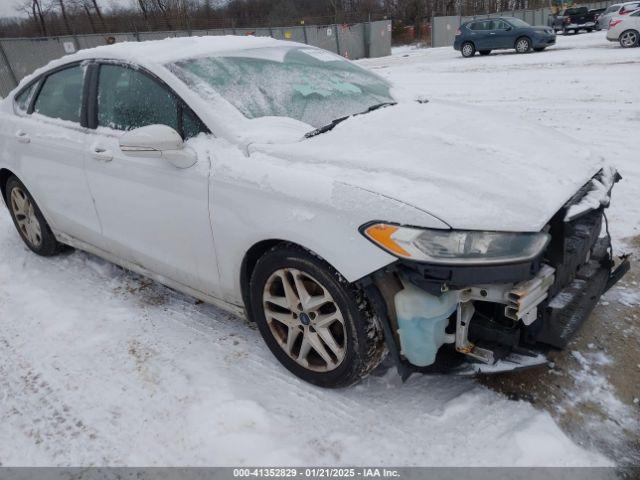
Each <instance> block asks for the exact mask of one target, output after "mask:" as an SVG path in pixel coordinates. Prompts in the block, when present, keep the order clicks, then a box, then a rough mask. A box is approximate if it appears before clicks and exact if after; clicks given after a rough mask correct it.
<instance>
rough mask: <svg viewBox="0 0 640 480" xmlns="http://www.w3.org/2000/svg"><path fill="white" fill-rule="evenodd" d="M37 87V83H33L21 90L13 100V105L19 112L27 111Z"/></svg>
mask: <svg viewBox="0 0 640 480" xmlns="http://www.w3.org/2000/svg"><path fill="white" fill-rule="evenodd" d="M37 87H38V82H37V81H36V82H33V83H32V84H31V85H30V86H29V87H28V88H26V89H25V90H23V91H22V92H21V93H20V95H17V96H16V98H15V105H16V108H17V109H18V111H19V112H22V113H26V112H27V110H29V104H30V103H31V98H32V97H33V94H34V93H35V91H36V88H37Z"/></svg>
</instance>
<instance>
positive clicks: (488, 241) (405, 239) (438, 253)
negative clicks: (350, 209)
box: [361, 223, 551, 265]
mask: <svg viewBox="0 0 640 480" xmlns="http://www.w3.org/2000/svg"><path fill="white" fill-rule="evenodd" d="M361 232H362V234H363V235H364V236H365V237H367V238H368V239H369V240H371V241H372V242H373V243H374V244H376V245H378V246H379V247H380V248H382V249H384V250H386V251H387V252H389V253H390V254H392V255H395V256H396V257H399V258H404V259H407V260H413V261H416V262H425V263H432V264H441V265H495V264H503V263H519V262H526V261H529V260H533V259H534V258H536V257H537V256H538V255H540V253H542V251H543V250H544V248H545V247H546V246H547V244H548V243H549V239H550V238H551V237H550V236H549V235H548V234H546V233H509V232H480V231H473V230H431V229H423V228H414V227H401V226H398V225H391V224H387V223H374V224H369V225H365V226H363V228H361Z"/></svg>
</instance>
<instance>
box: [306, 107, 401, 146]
mask: <svg viewBox="0 0 640 480" xmlns="http://www.w3.org/2000/svg"><path fill="white" fill-rule="evenodd" d="M391 105H396V102H383V103H378V104H376V105H372V106H370V107H369V108H367V109H366V110H365V111H364V112H360V113H354V114H353V115H347V116H346V117H340V118H336V119H335V120H332V121H331V123H329V124H327V125H325V126H323V127H320V128H317V129H315V130H312V131H311V132H309V133H307V134H306V135H305V136H304V137H305V138H311V137H315V136H317V135H321V134H323V133H325V132H328V131H330V130H333V129H334V128H335V126H336V125H338V124H339V123H342V122H344V121H345V120H347V119H349V118H351V117H357V116H358V115H364V114H366V113H369V112H373V111H374V110H378V109H379V108H382V107H389V106H391Z"/></svg>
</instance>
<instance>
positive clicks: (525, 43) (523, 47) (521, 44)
mask: <svg viewBox="0 0 640 480" xmlns="http://www.w3.org/2000/svg"><path fill="white" fill-rule="evenodd" d="M516 51H517V52H518V53H526V52H528V51H529V40H527V39H526V38H521V39H520V40H518V43H516Z"/></svg>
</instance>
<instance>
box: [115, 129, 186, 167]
mask: <svg viewBox="0 0 640 480" xmlns="http://www.w3.org/2000/svg"><path fill="white" fill-rule="evenodd" d="M119 143H120V150H122V152H123V153H125V154H126V155H129V156H132V157H147V158H164V159H165V160H166V161H168V162H169V163H171V164H172V165H173V166H175V167H177V168H189V167H192V166H193V165H195V164H196V162H197V161H198V159H197V157H196V155H195V153H194V152H193V151H192V150H190V149H188V148H186V147H185V146H184V142H183V141H182V137H180V134H179V133H178V132H176V131H175V130H174V129H173V128H171V127H168V126H166V125H147V126H146V127H140V128H136V129H135V130H131V131H129V132H125V133H124V134H123V135H122V136H121V137H120V142H119Z"/></svg>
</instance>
